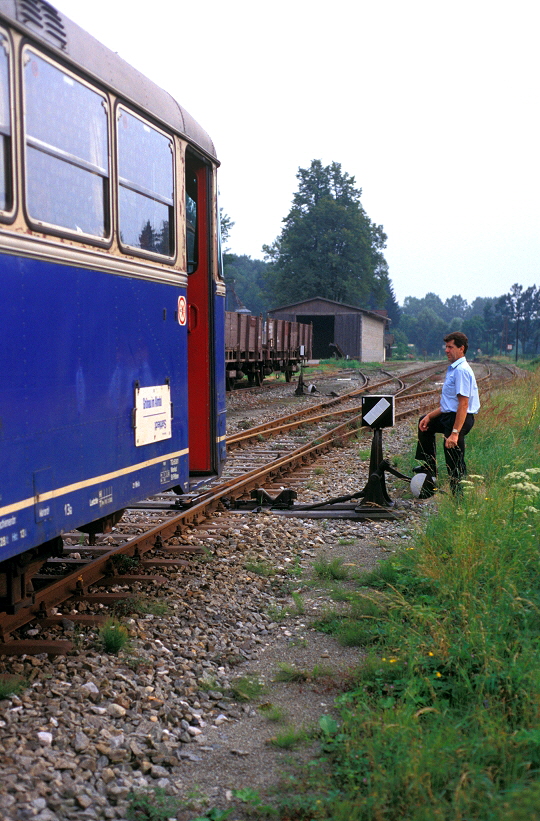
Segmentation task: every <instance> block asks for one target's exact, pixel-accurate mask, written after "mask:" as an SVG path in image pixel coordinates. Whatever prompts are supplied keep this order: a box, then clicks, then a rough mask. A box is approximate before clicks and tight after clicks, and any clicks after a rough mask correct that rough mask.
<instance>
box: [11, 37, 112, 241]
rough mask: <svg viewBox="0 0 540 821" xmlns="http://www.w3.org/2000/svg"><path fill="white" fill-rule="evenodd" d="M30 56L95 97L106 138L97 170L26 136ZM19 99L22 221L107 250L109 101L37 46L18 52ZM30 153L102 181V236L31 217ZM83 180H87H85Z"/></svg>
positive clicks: (109, 222)
mask: <svg viewBox="0 0 540 821" xmlns="http://www.w3.org/2000/svg"><path fill="white" fill-rule="evenodd" d="M32 56H35V57H37V58H38V59H39V60H42V61H44V62H45V63H47V64H48V65H49V66H51V67H52V68H53V69H55V70H57V71H58V72H59V73H60V74H61V75H62V76H63V78H64V79H65V81H66V82H68V84H69V81H70V80H71V81H72V82H74V83H79V84H80V85H82V86H84V88H86V89H88V91H91V92H92V93H93V94H95V95H96V96H97V97H99V98H100V99H101V106H102V108H103V111H104V116H105V123H104V131H103V134H104V136H105V141H106V142H105V145H104V146H102V149H104V159H105V166H100V165H98V164H97V163H94V162H92V161H88V160H87V159H84V158H83V157H79V156H77V155H75V154H72V153H70V152H68V151H65V150H64V149H62V148H60V146H58V145H56V146H53V145H51V144H49V143H46V142H44V141H42V140H40V139H39V138H36V137H32V136H31V135H29V134H28V128H27V83H26V76H25V70H26V67H27V64H28V62H29V60H30V59H31V57H32ZM21 95H22V125H23V128H22V147H23V157H22V166H23V203H24V212H25V217H26V220H27V222H28V224H29V225H30V226H31V227H32V228H33V229H34V230H37V231H39V232H42V233H45V234H51V235H53V236H59V237H68V238H69V239H72V240H77V241H79V242H85V243H89V244H92V245H98V246H100V247H103V248H108V247H110V245H111V243H112V237H113V225H112V220H113V217H112V209H111V196H112V176H111V154H112V149H111V125H110V124H111V105H110V102H109V97H108V95H107V93H106V92H105V91H103V90H102V89H100V88H99V87H98V86H96V85H95V84H93V83H91V82H88V80H87V79H86V78H85V77H84V76H82V75H81V74H79V73H77V72H75V71H73V70H71V69H70V68H67V67H66V66H64V65H62V64H61V63H59V62H57V61H55V60H53V59H51V58H50V57H49V56H48V55H47V54H45V53H44V52H42V51H40V50H39V49H38V48H37V47H36V46H34V45H33V44H29V43H25V44H24V45H23V48H22V52H21ZM29 149H33V150H36V152H38V153H37V156H40V155H43V156H45V157H47V158H52V159H53V160H57V161H60V162H64V163H65V165H66V166H73V167H74V168H76V169H77V171H79V172H83V173H84V172H87V173H91V174H94V175H96V176H97V177H98V178H101V185H102V192H103V195H102V196H103V199H102V205H103V213H102V216H103V228H104V231H103V235H100V234H94V233H91V232H87V231H84V230H81V229H78V228H71V227H70V226H65V225H61V224H58V223H55V222H48V221H47V220H46V219H40V218H39V217H38V216H36V215H35V214H33V213H30V202H29V193H28V192H29V189H28V185H29V165H30V163H29V160H28V152H29ZM59 169H64V166H59ZM84 179H85V180H86V179H87V178H84Z"/></svg>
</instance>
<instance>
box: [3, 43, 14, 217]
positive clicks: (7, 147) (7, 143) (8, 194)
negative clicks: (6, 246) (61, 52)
mask: <svg viewBox="0 0 540 821" xmlns="http://www.w3.org/2000/svg"><path fill="white" fill-rule="evenodd" d="M12 202H13V200H12V187H11V115H10V108H9V44H8V40H7V37H6V36H5V35H4V34H3V33H2V32H0V211H9V210H10V209H11V206H12Z"/></svg>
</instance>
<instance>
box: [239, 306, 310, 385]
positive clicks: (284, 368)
mask: <svg viewBox="0 0 540 821" xmlns="http://www.w3.org/2000/svg"><path fill="white" fill-rule="evenodd" d="M312 346H313V326H312V325H311V324H309V325H308V324H305V323H303V322H290V321H289V320H285V319H267V320H263V318H262V317H261V316H252V315H251V314H246V313H236V312H232V311H228V312H227V313H226V315H225V365H226V369H227V388H228V389H229V390H231V389H232V388H234V387H235V385H237V384H238V383H240V382H241V381H242V380H243V379H246V378H247V380H248V384H249V385H260V384H262V381H263V379H264V377H265V376H269V375H270V374H271V373H273V372H276V371H277V372H280V373H284V374H285V379H286V381H287V382H290V381H291V377H292V374H293V373H296V372H297V371H298V370H299V369H300V365H301V364H302V363H304V362H307V361H308V360H309V359H311V351H312Z"/></svg>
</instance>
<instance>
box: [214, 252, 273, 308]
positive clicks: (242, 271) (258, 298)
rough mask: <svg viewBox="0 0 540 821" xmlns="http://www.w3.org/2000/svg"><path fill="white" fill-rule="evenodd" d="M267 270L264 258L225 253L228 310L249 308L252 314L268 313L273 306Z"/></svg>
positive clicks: (224, 266)
mask: <svg viewBox="0 0 540 821" xmlns="http://www.w3.org/2000/svg"><path fill="white" fill-rule="evenodd" d="M267 271H268V263H267V262H264V261H263V260H262V259H251V257H248V256H246V255H245V254H242V255H240V256H239V255H238V254H231V253H225V254H224V256H223V276H224V279H225V286H226V288H227V310H228V311H237V310H238V309H239V308H247V309H248V310H249V311H251V313H252V314H266V313H267V311H268V310H270V308H271V307H272V297H271V296H270V294H269V292H268V283H267Z"/></svg>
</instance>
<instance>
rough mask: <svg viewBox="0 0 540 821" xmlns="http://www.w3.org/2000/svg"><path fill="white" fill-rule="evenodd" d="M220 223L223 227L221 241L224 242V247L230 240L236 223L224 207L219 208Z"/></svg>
mask: <svg viewBox="0 0 540 821" xmlns="http://www.w3.org/2000/svg"><path fill="white" fill-rule="evenodd" d="M219 224H220V228H221V242H222V243H223V247H225V244H226V243H227V242H228V241H229V237H230V233H231V231H232V229H233V228H234V225H235V223H234V222H233V221H232V219H231V218H230V216H229V215H228V214H226V213H225V211H224V210H223V208H220V209H219Z"/></svg>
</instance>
